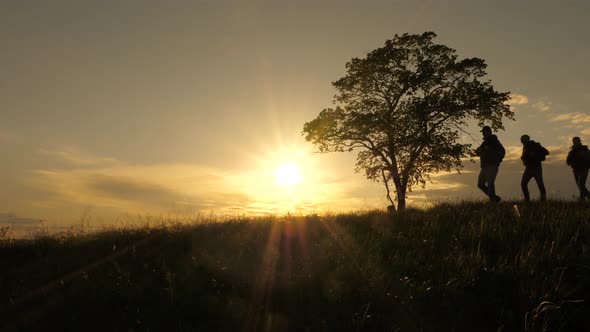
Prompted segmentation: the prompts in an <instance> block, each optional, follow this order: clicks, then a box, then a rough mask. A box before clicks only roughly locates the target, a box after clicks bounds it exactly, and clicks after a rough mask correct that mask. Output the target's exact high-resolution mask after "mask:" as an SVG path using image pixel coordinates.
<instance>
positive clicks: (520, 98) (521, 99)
mask: <svg viewBox="0 0 590 332" xmlns="http://www.w3.org/2000/svg"><path fill="white" fill-rule="evenodd" d="M528 102H529V98H528V97H527V96H525V95H521V94H518V93H512V94H510V105H525V104H527V103H528Z"/></svg>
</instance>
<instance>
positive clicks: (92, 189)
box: [33, 164, 249, 213]
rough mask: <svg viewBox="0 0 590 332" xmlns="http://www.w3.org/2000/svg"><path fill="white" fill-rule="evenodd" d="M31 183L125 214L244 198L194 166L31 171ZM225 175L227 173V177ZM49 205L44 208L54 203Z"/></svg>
mask: <svg viewBox="0 0 590 332" xmlns="http://www.w3.org/2000/svg"><path fill="white" fill-rule="evenodd" d="M35 175H36V177H35V179H34V180H33V185H34V186H35V187H36V188H38V189H40V190H44V191H47V192H50V193H51V194H53V195H54V196H56V197H57V200H58V201H60V202H61V204H62V205H65V204H75V205H78V206H91V207H98V208H109V209H116V210H119V211H121V212H129V213H164V212H166V213H172V212H190V213H194V212H199V211H204V210H207V211H209V210H223V209H225V208H228V207H231V206H234V207H235V206H242V207H246V206H247V205H248V203H249V199H248V197H247V195H245V194H243V193H241V192H240V191H239V190H238V191H232V189H231V188H232V186H230V185H228V184H227V183H225V179H226V177H224V176H220V175H218V174H216V171H213V170H208V169H206V168H203V167H199V166H195V165H150V166H139V165H133V166H131V165H122V164H119V165H113V166H109V167H100V168H93V169H88V168H77V169H61V170H37V171H35ZM227 176H228V177H230V174H228V175H227ZM55 200H56V199H54V202H52V203H51V204H50V203H48V204H49V205H54V206H55V205H56V202H55Z"/></svg>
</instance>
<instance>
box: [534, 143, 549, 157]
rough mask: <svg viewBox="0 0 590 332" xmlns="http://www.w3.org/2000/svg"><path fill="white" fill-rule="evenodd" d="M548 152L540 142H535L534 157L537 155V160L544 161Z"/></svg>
mask: <svg viewBox="0 0 590 332" xmlns="http://www.w3.org/2000/svg"><path fill="white" fill-rule="evenodd" d="M548 154H549V151H547V149H545V148H544V147H543V146H542V145H541V143H536V142H535V157H537V158H538V160H539V161H544V160H545V157H547V155H548Z"/></svg>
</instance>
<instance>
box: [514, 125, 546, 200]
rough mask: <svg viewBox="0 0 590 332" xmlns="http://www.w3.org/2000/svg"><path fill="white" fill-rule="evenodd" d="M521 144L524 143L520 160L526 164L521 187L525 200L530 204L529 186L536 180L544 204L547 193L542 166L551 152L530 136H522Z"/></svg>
mask: <svg viewBox="0 0 590 332" xmlns="http://www.w3.org/2000/svg"><path fill="white" fill-rule="evenodd" d="M520 142H521V143H522V156H521V157H520V159H521V160H522V163H523V164H524V173H523V174H522V180H521V181H520V186H521V188H522V194H523V195H524V200H525V201H526V202H530V200H531V197H530V194H529V188H528V185H529V181H531V179H533V178H534V179H535V181H536V182H537V186H538V187H539V193H540V194H541V198H540V200H541V201H542V202H544V201H545V200H546V199H547V192H546V191H545V183H544V182H543V167H542V166H541V162H542V161H544V160H545V157H546V156H547V155H548V154H549V151H547V149H545V148H544V147H543V146H542V145H541V144H540V143H538V142H535V141H533V140H531V138H530V136H529V135H522V136H521V137H520Z"/></svg>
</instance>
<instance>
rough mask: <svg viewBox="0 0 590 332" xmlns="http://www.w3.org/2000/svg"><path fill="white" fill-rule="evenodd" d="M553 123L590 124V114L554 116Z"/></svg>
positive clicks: (574, 113)
mask: <svg viewBox="0 0 590 332" xmlns="http://www.w3.org/2000/svg"><path fill="white" fill-rule="evenodd" d="M550 121H552V122H566V121H567V122H570V123H571V124H572V125H577V124H582V123H590V114H585V113H580V112H571V113H562V114H556V115H553V116H552V117H551V119H550Z"/></svg>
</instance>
